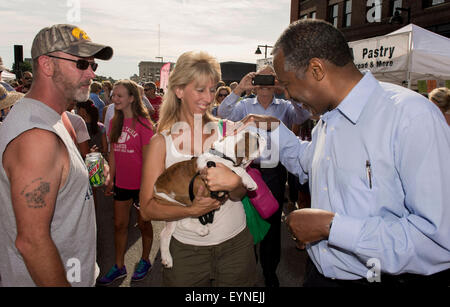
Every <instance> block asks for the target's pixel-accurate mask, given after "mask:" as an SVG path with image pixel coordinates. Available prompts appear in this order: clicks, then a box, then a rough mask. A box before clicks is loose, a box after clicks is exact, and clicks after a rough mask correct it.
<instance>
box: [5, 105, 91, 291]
mask: <svg viewBox="0 0 450 307" xmlns="http://www.w3.org/2000/svg"><path fill="white" fill-rule="evenodd" d="M33 128H39V129H45V130H48V131H51V132H53V133H55V134H56V135H57V136H58V137H59V138H60V139H61V140H62V141H63V142H64V144H65V146H66V148H67V151H68V153H69V156H70V171H69V174H68V177H67V180H66V183H65V184H64V186H63V187H62V189H60V190H59V191H58V195H57V198H56V205H55V209H54V214H53V218H52V221H51V226H50V230H51V236H52V239H53V242H54V243H55V245H56V247H57V249H58V251H59V254H60V256H61V260H62V263H63V265H64V267H65V269H66V273H67V274H66V277H67V279H68V281H69V282H70V283H71V284H72V286H83V287H86V286H93V285H94V283H95V266H96V264H95V260H96V223H95V208H94V200H93V196H92V189H91V187H90V185H89V179H88V171H87V169H86V166H85V164H84V161H83V159H82V158H81V155H80V154H79V152H78V149H77V147H76V145H75V144H74V143H73V141H72V138H71V137H70V135H69V133H68V132H67V130H66V129H65V127H64V124H63V123H62V121H61V116H60V115H59V114H58V113H57V112H55V111H54V110H53V109H51V108H50V107H48V106H47V105H45V104H43V103H41V102H40V101H37V100H34V99H29V98H23V99H21V100H20V101H18V102H17V103H16V104H15V105H14V107H13V108H12V110H11V112H10V113H9V114H8V116H7V118H6V120H5V121H4V122H3V124H2V125H1V126H0V165H1V167H0V276H1V280H2V281H1V282H2V285H3V286H34V285H35V284H34V282H33V280H32V279H31V276H30V274H29V273H28V270H27V268H26V266H25V263H24V261H23V258H22V256H21V254H20V253H19V251H18V250H17V248H16V247H15V240H16V237H17V227H16V220H15V215H14V211H13V207H12V202H11V190H10V188H11V187H10V182H9V180H8V177H7V176H6V173H5V170H4V167H3V162H2V160H3V159H2V157H3V153H4V151H5V148H6V146H7V145H8V144H9V143H10V142H11V141H12V140H13V139H15V138H16V137H17V136H19V135H20V134H22V133H23V132H25V131H27V130H30V129H33ZM30 154H32V153H30Z"/></svg>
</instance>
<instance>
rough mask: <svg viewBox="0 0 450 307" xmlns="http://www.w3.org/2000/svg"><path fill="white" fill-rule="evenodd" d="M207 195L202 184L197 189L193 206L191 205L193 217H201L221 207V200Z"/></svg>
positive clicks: (190, 209)
mask: <svg viewBox="0 0 450 307" xmlns="http://www.w3.org/2000/svg"><path fill="white" fill-rule="evenodd" d="M205 195H206V191H205V188H204V187H203V186H202V185H201V186H200V187H199V188H198V190H197V195H196V196H195V198H194V201H193V202H192V206H190V207H189V211H190V215H191V216H192V217H199V216H202V215H205V214H206V213H208V212H211V211H213V210H216V209H219V208H220V205H221V204H220V201H218V200H217V199H214V198H210V197H207V196H205Z"/></svg>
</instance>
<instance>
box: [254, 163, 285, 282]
mask: <svg viewBox="0 0 450 307" xmlns="http://www.w3.org/2000/svg"><path fill="white" fill-rule="evenodd" d="M256 168H258V169H259V170H260V171H261V174H262V178H263V180H264V182H265V183H266V184H267V186H268V187H269V189H270V191H271V192H272V194H273V196H274V197H275V198H276V199H277V201H278V205H279V207H278V210H277V211H276V212H275V213H274V214H273V215H272V216H271V217H269V218H268V219H267V220H266V221H267V222H269V223H270V225H271V226H270V229H269V231H268V233H267V235H266V236H265V237H264V239H263V240H262V241H261V242H260V247H259V253H260V261H261V267H262V269H263V274H264V278H265V279H266V282H267V281H268V280H273V279H274V278H276V274H275V272H276V270H277V266H278V263H280V254H281V212H282V209H283V203H284V193H285V189H286V179H287V171H286V168H285V167H284V166H283V165H281V163H279V164H278V165H277V166H276V167H274V168H259V167H257V166H256Z"/></svg>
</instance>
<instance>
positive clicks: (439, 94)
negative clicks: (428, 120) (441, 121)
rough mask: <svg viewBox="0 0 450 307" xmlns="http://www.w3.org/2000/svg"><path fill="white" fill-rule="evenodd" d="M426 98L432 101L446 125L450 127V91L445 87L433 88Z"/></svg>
mask: <svg viewBox="0 0 450 307" xmlns="http://www.w3.org/2000/svg"><path fill="white" fill-rule="evenodd" d="M428 98H429V99H430V101H432V102H433V103H434V104H435V105H437V106H438V108H439V109H440V110H441V112H442V114H444V117H445V120H446V121H447V124H449V125H450V114H449V113H448V111H449V110H450V90H449V89H448V88H446V87H439V88H435V89H434V90H432V91H431V92H430V93H429V94H428Z"/></svg>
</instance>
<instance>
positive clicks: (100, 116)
mask: <svg viewBox="0 0 450 307" xmlns="http://www.w3.org/2000/svg"><path fill="white" fill-rule="evenodd" d="M89 99H90V100H92V101H93V102H94V105H95V107H96V108H97V109H98V120H99V121H103V108H104V107H105V103H104V102H103V100H101V99H100V97H99V96H98V95H97V94H95V93H90V94H89Z"/></svg>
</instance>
